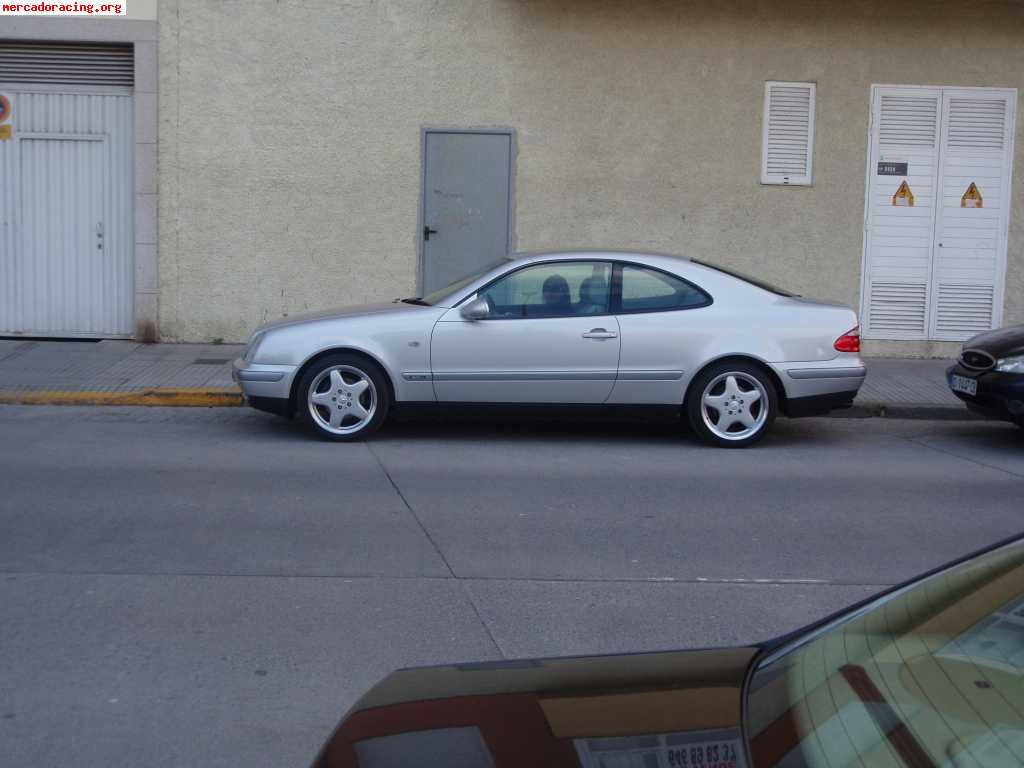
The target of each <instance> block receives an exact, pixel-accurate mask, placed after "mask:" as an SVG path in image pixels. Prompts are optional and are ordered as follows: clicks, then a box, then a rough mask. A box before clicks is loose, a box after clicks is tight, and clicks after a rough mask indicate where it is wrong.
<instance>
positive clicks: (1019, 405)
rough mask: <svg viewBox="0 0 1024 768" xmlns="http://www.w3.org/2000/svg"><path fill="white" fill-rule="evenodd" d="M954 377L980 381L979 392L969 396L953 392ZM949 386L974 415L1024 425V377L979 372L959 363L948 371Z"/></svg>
mask: <svg viewBox="0 0 1024 768" xmlns="http://www.w3.org/2000/svg"><path fill="white" fill-rule="evenodd" d="M954 374H955V375H957V376H963V377H964V378H968V379H974V380H975V381H976V382H978V393H977V394H976V395H968V394H966V393H964V392H957V391H956V390H954V389H953V387H952V378H953V376H954ZM946 384H947V385H949V388H950V391H951V392H952V393H953V394H954V395H956V396H957V397H958V398H960V399H961V400H963V402H964V404H965V405H966V406H967V408H968V409H969V410H971V411H973V412H974V413H977V414H979V415H981V416H984V417H985V418H988V419H997V420H999V421H1012V422H1014V423H1015V424H1024V375H1022V374H1019V373H1001V372H999V371H985V372H983V373H979V372H978V371H972V370H970V369H969V368H964V367H963V366H962V365H960V364H959V363H957V364H956V365H952V366H950V367H949V368H948V369H947V370H946Z"/></svg>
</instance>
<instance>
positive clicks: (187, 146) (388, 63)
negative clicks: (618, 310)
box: [159, 0, 1024, 351]
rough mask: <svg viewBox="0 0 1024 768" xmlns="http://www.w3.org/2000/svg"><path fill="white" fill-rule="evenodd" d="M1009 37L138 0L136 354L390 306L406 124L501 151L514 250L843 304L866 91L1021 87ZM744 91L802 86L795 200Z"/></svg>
mask: <svg viewBox="0 0 1024 768" xmlns="http://www.w3.org/2000/svg"><path fill="white" fill-rule="evenodd" d="M1022 41H1024V3H1018V2H973V3H963V2H916V3H915V2H903V3H892V2H888V1H886V2H875V1H874V0H858V1H857V2H851V1H850V0H836V1H834V2H827V1H826V2H806V1H805V2H800V1H794V0H758V1H753V0H751V1H741V0H733V1H731V2H730V1H725V0H723V1H719V2H714V1H713V0H708V1H707V2H681V1H680V0H662V1H660V2H655V1H645V0H632V1H631V2H620V1H618V0H437V1H436V2H431V3H426V2H422V0H382V1H381V2H371V1H370V0H352V1H350V2H338V1H337V0H306V1H305V2H299V1H298V0H279V1H274V0H259V1H250V0H246V1H245V2H241V1H240V0H227V1H222V0H216V1H214V0H161V3H160V154H159V164H160V172H159V195H160V198H159V199H160V211H159V225H160V233H159V247H160V289H161V294H160V296H161V299H160V301H161V305H160V306H161V309H160V320H161V333H162V335H163V336H164V337H165V338H168V339H185V340H209V339H213V338H224V339H226V340H239V339H242V338H244V337H245V336H246V334H247V333H248V331H249V330H250V329H251V327H252V326H253V325H255V324H256V323H259V322H261V321H263V320H265V319H268V318H273V317H277V316H280V315H282V314H284V313H295V312H300V311H303V310H307V309H314V308H319V307H324V306H331V305H336V304H343V303H351V302H362V301H365V300H372V299H387V298H391V297H395V296H400V295H409V294H411V293H413V292H414V291H415V287H416V286H415V279H416V264H417V239H416V235H417V232H416V229H417V208H418V205H419V196H420V189H419V181H420V129H421V127H422V126H424V125H430V126H448V125H450V126H459V127H485V126H508V127H512V128H515V129H516V130H517V132H518V147H519V154H518V161H517V169H516V180H515V188H516V201H515V207H516V222H515V229H516V234H517V241H516V244H517V247H518V248H520V249H524V250H534V249H546V248H558V247H563V246H601V247H624V248H640V249H656V250H664V251H671V252H678V253H684V254H688V255H693V256H698V257H706V258H709V259H713V260H717V261H720V262H722V263H725V264H729V265H732V266H735V267H738V268H740V269H744V270H748V271H752V272H756V273H758V274H760V275H763V276H764V277H765V278H766V279H768V280H772V281H777V282H780V283H782V284H785V285H787V286H790V287H792V288H793V289H795V290H797V291H799V292H801V293H805V294H808V295H815V296H821V297H826V298H832V299H838V300H841V301H844V302H848V303H850V304H853V305H856V304H857V303H858V301H859V291H860V275H861V248H862V238H863V213H864V183H865V169H866V156H865V153H866V151H867V150H866V147H867V130H868V111H869V90H870V86H871V84H872V83H911V84H935V85H963V86H1009V87H1021V86H1024V43H1022ZM767 79H779V80H813V81H816V82H817V83H818V109H817V140H816V146H815V156H814V186H813V187H810V188H797V187H786V188H782V187H765V186H761V185H760V184H759V169H760V152H761V109H762V99H763V87H764V85H763V84H764V81H765V80H767ZM1022 131H1024V120H1018V125H1017V134H1018V135H1017V139H1016V152H1017V157H1016V169H1017V174H1016V176H1017V178H1015V181H1014V187H1013V201H1014V206H1013V208H1014V210H1013V214H1012V223H1011V233H1010V249H1009V272H1008V276H1007V291H1006V296H1007V302H1006V303H1007V307H1006V319H1007V320H1008V321H1009V320H1014V321H1018V322H1020V321H1024V255H1022V250H1024V193H1022V189H1024V188H1022V185H1021V174H1022V172H1024V162H1022V161H1024V137H1022V135H1021V133H1022ZM912 346H913V345H912ZM922 349H923V347H922ZM910 351H914V350H913V349H911V350H910Z"/></svg>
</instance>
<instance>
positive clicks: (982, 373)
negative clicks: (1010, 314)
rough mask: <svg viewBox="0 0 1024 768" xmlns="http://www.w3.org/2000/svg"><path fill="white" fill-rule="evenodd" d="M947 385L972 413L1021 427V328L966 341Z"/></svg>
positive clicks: (1023, 362) (1023, 335) (1023, 340)
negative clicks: (1010, 422)
mask: <svg viewBox="0 0 1024 768" xmlns="http://www.w3.org/2000/svg"><path fill="white" fill-rule="evenodd" d="M946 382H947V383H948V384H949V388H950V389H951V390H953V394H954V395H956V396H957V397H959V398H960V399H961V400H963V401H964V402H965V403H966V404H967V407H968V408H969V409H970V410H972V411H974V412H975V413H979V414H981V415H982V416H985V417H987V418H990V419H999V420H1001V421H1012V422H1013V423H1014V424H1017V425H1019V426H1021V427H1024V325H1015V326H1011V327H1009V328H1001V329H999V330H998V331H990V332H988V333H983V334H981V335H980V336H975V337H974V338H972V339H969V340H968V341H967V342H965V343H964V346H963V351H962V352H961V353H960V358H959V359H958V360H957V362H956V364H955V365H953V366H952V367H951V368H950V369H949V370H948V371H947V372H946Z"/></svg>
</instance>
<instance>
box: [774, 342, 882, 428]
mask: <svg viewBox="0 0 1024 768" xmlns="http://www.w3.org/2000/svg"><path fill="white" fill-rule="evenodd" d="M773 367H774V368H775V372H776V373H777V374H778V376H779V379H780V381H781V382H782V385H783V387H784V388H785V390H786V402H785V403H784V406H783V412H784V413H785V414H786V415H787V416H791V417H797V416H820V415H822V414H825V413H828V412H829V411H834V410H836V409H839V408H849V407H850V406H852V405H853V399H854V398H855V397H856V396H857V392H859V391H860V387H861V385H862V384H863V383H864V378H865V377H866V376H867V368H865V367H864V362H863V361H862V360H861V359H860V357H858V356H857V355H856V354H844V355H841V356H840V357H838V358H835V359H833V360H824V361H815V362H802V363H801V362H798V363H782V364H776V365H775V366H773Z"/></svg>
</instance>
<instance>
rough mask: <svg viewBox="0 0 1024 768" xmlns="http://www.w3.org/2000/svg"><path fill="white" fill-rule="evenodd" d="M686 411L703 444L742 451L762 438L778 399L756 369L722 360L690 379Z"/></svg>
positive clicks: (762, 371) (764, 375) (766, 375)
mask: <svg viewBox="0 0 1024 768" xmlns="http://www.w3.org/2000/svg"><path fill="white" fill-rule="evenodd" d="M686 411H687V416H688V418H689V422H690V426H691V427H692V428H693V431H694V432H695V433H696V434H697V436H698V437H700V438H701V439H702V440H704V441H705V442H707V443H710V444H711V445H717V446H719V447H722V448H745V447H746V446H748V445H753V444H754V443H756V442H757V441H758V440H760V439H761V438H762V437H764V435H765V433H766V432H767V431H768V428H769V427H770V426H771V423H772V422H773V421H774V420H775V414H776V412H777V411H778V396H777V394H776V392H775V386H774V385H773V384H772V381H771V379H770V378H769V376H768V374H767V373H765V371H764V370H763V369H762V368H761V367H760V366H758V365H755V364H753V363H747V362H745V361H742V360H737V361H728V360H726V361H723V362H721V363H716V364H715V365H712V366H711V367H709V368H708V369H707V370H705V371H702V372H701V373H700V374H699V375H698V376H697V378H696V379H694V381H693V383H692V384H691V385H690V394H689V396H688V397H687V402H686Z"/></svg>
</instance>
